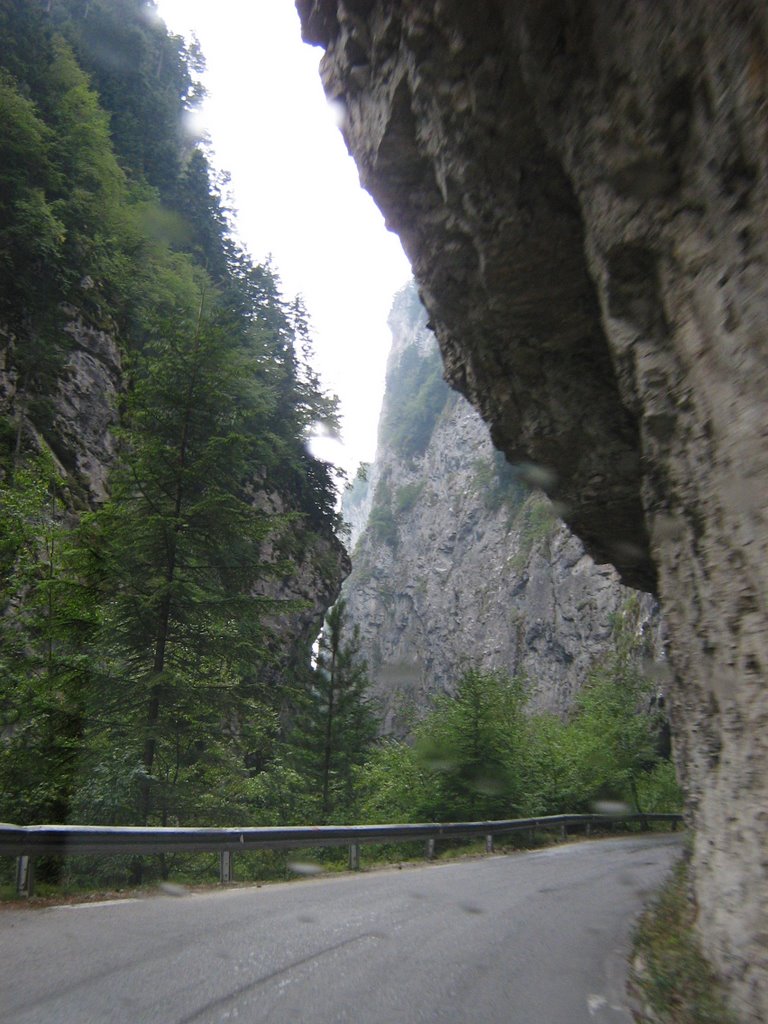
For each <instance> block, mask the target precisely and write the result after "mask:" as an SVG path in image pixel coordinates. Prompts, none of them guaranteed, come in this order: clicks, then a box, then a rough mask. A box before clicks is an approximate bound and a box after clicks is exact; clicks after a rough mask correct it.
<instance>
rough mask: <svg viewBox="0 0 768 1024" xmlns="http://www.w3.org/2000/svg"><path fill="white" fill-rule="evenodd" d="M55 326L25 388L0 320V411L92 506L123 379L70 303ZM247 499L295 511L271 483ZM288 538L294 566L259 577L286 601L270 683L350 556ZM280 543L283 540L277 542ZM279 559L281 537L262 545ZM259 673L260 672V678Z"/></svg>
mask: <svg viewBox="0 0 768 1024" xmlns="http://www.w3.org/2000/svg"><path fill="white" fill-rule="evenodd" d="M66 314H67V316H66V320H65V321H63V324H62V327H61V330H62V331H63V333H64V334H65V335H66V336H67V342H66V353H67V354H66V356H65V357H64V358H63V361H62V366H61V369H60V372H59V373H58V375H57V378H56V379H55V380H54V381H53V382H52V383H51V391H50V394H47V395H39V394H38V395H34V394H25V393H23V392H22V391H21V390H20V389H19V379H18V373H17V370H16V366H15V359H14V354H15V349H16V346H17V345H18V344H20V343H21V344H23V341H22V342H19V341H18V340H17V339H16V338H15V336H14V335H13V334H12V333H11V332H10V331H7V330H4V329H2V327H0V416H2V417H4V418H5V419H6V420H7V421H8V422H11V423H13V424H14V429H20V430H21V432H22V434H23V435H24V439H25V443H29V444H32V445H33V446H34V445H35V444H36V443H37V441H36V438H38V437H39V436H41V435H44V436H45V437H46V440H47V441H48V442H49V444H50V447H51V450H52V453H53V455H54V457H55V459H56V462H57V468H58V471H59V473H60V475H61V478H62V480H63V481H64V484H65V489H66V493H65V500H66V502H67V504H68V505H69V507H70V509H73V510H82V509H84V508H89V507H95V506H97V505H99V504H101V503H102V502H104V501H105V500H106V499H107V498H108V496H109V491H108V477H109V471H110V469H111V467H112V464H113V461H114V457H115V436H114V430H115V428H116V427H117V425H118V422H119V410H118V405H119V396H120V393H121V391H122V389H123V387H124V377H123V369H122V358H121V353H120V347H119V345H118V344H117V342H116V341H115V339H114V337H113V336H112V335H111V334H110V333H108V332H106V331H103V330H99V329H97V328H95V327H93V326H91V325H89V324H88V323H87V322H86V321H85V320H84V319H83V318H82V317H81V316H80V315H78V313H77V311H75V310H73V309H68V310H66ZM40 398H43V399H45V404H46V406H47V407H48V412H47V416H48V417H49V419H50V423H49V424H48V425H47V426H46V427H45V428H41V425H40V423H38V422H36V420H35V415H34V410H35V407H36V402H35V399H38V400H39V399H40ZM254 501H255V502H256V503H257V504H259V506H260V507H263V508H264V510H265V511H267V512H270V513H276V514H278V515H284V514H286V513H287V514H290V513H291V512H293V511H294V509H292V508H291V507H290V504H289V503H288V502H286V500H285V499H284V498H283V497H281V495H279V494H278V493H276V492H275V491H272V490H269V489H265V488H262V489H259V490H257V491H255V493H254ZM291 530H292V537H291V538H290V548H291V550H290V553H289V556H290V559H291V562H292V564H293V571H292V572H291V573H290V575H288V576H286V577H285V578H281V579H272V580H269V581H265V583H264V586H263V587H262V593H263V594H264V595H265V596H267V597H270V598H273V599H275V600H280V601H286V602H292V603H293V606H292V608H291V610H290V611H286V612H285V613H282V614H280V615H276V616H274V617H273V618H272V620H271V621H270V623H269V625H270V626H271V628H272V630H273V633H274V637H275V639H274V641H273V642H272V650H273V653H275V655H276V663H275V667H274V668H273V669H266V670H265V675H266V676H268V677H269V678H271V680H272V681H273V682H275V683H279V682H280V680H281V679H282V677H283V675H284V673H285V668H286V666H287V665H289V664H292V663H295V662H296V661H297V660H298V659H300V658H305V657H306V654H307V650H308V648H309V646H310V645H311V644H312V642H313V641H314V639H315V638H316V637H317V634H318V633H319V631H320V629H321V627H322V623H323V619H324V617H325V613H326V612H327V610H328V608H329V607H330V606H331V605H332V604H333V603H334V601H335V600H336V599H337V597H338V594H339V591H340V588H341V582H342V580H343V579H344V577H345V576H346V575H347V573H348V572H349V568H350V563H349V559H348V557H347V554H346V551H345V550H344V547H343V545H342V544H341V542H340V541H339V539H338V538H337V537H336V536H334V535H333V534H332V533H331V532H330V531H326V532H325V533H322V532H320V531H318V530H313V529H311V528H304V527H303V526H302V525H301V524H299V523H297V524H295V525H294V526H293V527H292V528H291ZM283 546H284V545H283ZM270 554H272V555H273V556H274V558H275V559H276V560H281V559H282V558H283V557H284V554H285V552H284V551H283V550H282V546H281V544H279V543H278V544H275V545H273V549H272V550H271V551H268V552H265V557H266V559H267V560H269V557H270ZM265 681H266V680H265Z"/></svg>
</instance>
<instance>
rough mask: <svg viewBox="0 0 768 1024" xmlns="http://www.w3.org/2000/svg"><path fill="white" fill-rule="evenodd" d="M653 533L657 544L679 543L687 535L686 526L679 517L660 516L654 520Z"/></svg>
mask: <svg viewBox="0 0 768 1024" xmlns="http://www.w3.org/2000/svg"><path fill="white" fill-rule="evenodd" d="M652 531H653V539H654V541H655V543H656V544H660V543H662V542H663V541H678V540H680V539H681V538H682V536H683V534H684V533H685V525H684V523H683V522H682V520H681V519H680V518H679V517H678V516H670V515H660V516H656V518H655V519H654V520H653V527H652Z"/></svg>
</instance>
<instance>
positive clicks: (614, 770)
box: [569, 599, 662, 811]
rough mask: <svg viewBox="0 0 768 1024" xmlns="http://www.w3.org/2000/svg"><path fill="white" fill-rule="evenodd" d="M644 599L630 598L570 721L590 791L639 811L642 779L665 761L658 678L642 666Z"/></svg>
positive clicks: (571, 737) (581, 771)
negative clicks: (660, 744) (644, 671)
mask: <svg viewBox="0 0 768 1024" xmlns="http://www.w3.org/2000/svg"><path fill="white" fill-rule="evenodd" d="M638 612H639V604H638V602H637V600H636V599H630V601H629V602H628V603H627V605H626V607H625V609H624V611H623V612H622V613H621V614H620V615H619V616H618V617H617V620H616V622H615V625H614V644H613V650H612V651H611V653H610V654H609V655H608V656H607V657H606V658H604V659H603V660H602V661H601V662H600V663H599V664H598V665H596V666H595V668H594V669H593V670H592V672H591V673H590V676H589V679H588V681H587V684H586V685H585V686H584V688H583V689H582V690H581V692H580V693H579V695H578V697H577V699H576V714H575V717H574V718H573V720H572V722H571V724H570V731H569V742H570V743H571V744H573V747H574V750H575V754H576V757H577V760H578V764H579V774H580V780H581V784H582V786H583V787H584V791H585V792H586V793H589V794H590V795H591V797H592V799H598V798H607V799H618V800H622V801H626V802H627V803H630V804H631V805H632V806H633V808H634V809H635V810H637V811H643V810H645V808H644V807H643V806H642V804H641V800H640V792H639V789H638V783H639V781H640V779H641V777H642V776H643V775H644V774H646V773H648V772H650V771H651V770H652V769H653V768H654V767H655V766H656V764H657V763H658V762H659V760H660V757H659V753H658V740H659V732H660V728H661V723H662V712H661V710H660V709H659V707H658V704H657V702H656V701H655V698H656V692H655V689H654V686H653V683H652V682H651V681H650V680H648V679H647V678H646V677H645V676H643V674H642V671H641V669H640V655H641V654H642V653H643V650H642V638H641V637H640V636H639V635H638Z"/></svg>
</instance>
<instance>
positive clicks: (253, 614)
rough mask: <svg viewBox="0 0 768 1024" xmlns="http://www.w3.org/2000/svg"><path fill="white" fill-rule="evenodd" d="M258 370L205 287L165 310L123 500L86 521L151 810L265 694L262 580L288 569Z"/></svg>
mask: <svg viewBox="0 0 768 1024" xmlns="http://www.w3.org/2000/svg"><path fill="white" fill-rule="evenodd" d="M255 376H256V375H255V372H254V366H253V359H252V356H251V354H250V353H249V352H248V350H247V348H245V347H244V346H243V345H242V344H241V343H240V341H239V340H238V339H237V336H236V335H234V336H233V335H232V334H231V333H229V332H228V331H227V330H226V325H223V324H221V323H220V322H217V320H216V315H215V312H213V311H210V310H208V309H206V308H205V302H201V305H200V308H199V309H198V311H197V313H196V314H194V315H193V316H190V315H183V314H179V315H178V316H177V318H176V319H174V320H172V321H166V322H165V323H162V324H158V326H157V329H156V333H155V335H154V338H153V340H152V341H151V342H150V343H148V344H147V346H146V348H145V350H144V352H143V353H142V355H141V357H140V358H137V361H136V365H135V367H134V381H135V383H134V387H133V391H132V393H131V394H130V396H129V398H128V400H127V408H126V410H125V414H124V415H125V422H126V427H125V429H124V431H123V433H122V453H121V465H120V468H119V471H118V472H117V473H116V475H115V477H114V482H113V495H112V500H111V501H110V502H109V504H108V505H107V506H106V507H105V508H103V509H102V510H100V511H99V512H98V513H96V514H95V515H93V516H92V517H91V518H90V521H89V523H88V530H89V536H90V539H91V544H92V546H93V548H94V550H95V552H96V557H95V559H94V570H95V572H96V575H97V577H98V579H99V583H100V585H101V588H102V591H103V593H104V594H105V597H106V595H107V594H109V595H110V596H109V598H108V603H107V610H106V613H105V618H106V622H105V645H106V647H105V649H106V651H107V657H108V675H109V676H110V677H111V678H112V679H114V680H115V688H114V692H113V693H111V694H109V695H107V700H108V701H109V702H111V703H112V705H113V713H117V716H118V717H119V719H120V721H122V722H123V723H128V724H127V725H125V726H124V727H123V733H124V735H123V742H124V743H126V742H127V743H129V744H132V745H134V746H135V747H136V751H137V760H138V761H139V762H140V765H141V777H140V783H139V793H138V799H137V805H136V810H135V818H136V820H137V821H138V822H139V823H142V824H146V823H147V822H148V821H150V820H151V819H153V817H155V816H156V815H157V813H160V814H161V816H162V818H163V819H165V818H167V815H168V813H169V807H171V805H172V804H173V803H174V800H176V797H175V796H173V794H172V792H171V790H172V789H173V787H175V786H177V785H179V784H180V779H181V768H182V767H184V765H185V764H187V763H188V762H189V761H190V759H191V760H194V759H195V758H196V757H198V756H199V755H202V753H203V752H204V751H205V752H206V755H207V756H209V755H210V751H211V744H212V742H213V737H217V738H218V739H220V737H221V733H222V729H223V728H224V725H225V723H227V722H229V723H230V725H231V732H232V735H233V737H234V736H235V735H237V736H238V737H239V738H240V740H244V739H245V737H244V735H243V734H244V732H246V731H247V729H246V723H247V721H248V719H249V717H250V714H251V712H252V711H253V710H254V709H253V707H252V706H251V702H250V697H249V695H248V694H247V693H245V692H244V689H243V686H242V685H241V681H242V679H243V678H244V677H246V676H247V675H248V673H249V672H250V671H252V666H253V664H254V663H255V662H258V660H259V658H263V657H264V656H265V629H264V626H263V618H264V615H265V613H266V612H267V611H269V610H272V609H273V608H274V602H270V601H268V600H267V599H265V598H262V597H258V596H257V595H256V587H257V584H258V583H259V582H260V581H262V580H263V579H264V578H265V576H268V575H274V574H277V573H279V572H280V571H281V570H282V569H283V567H282V566H281V565H280V564H279V563H276V562H274V560H272V561H268V560H267V557H266V555H265V545H266V542H267V539H268V538H270V537H272V538H273V539H274V536H275V534H276V533H279V532H280V530H281V528H282V527H284V526H285V522H284V521H282V520H280V519H279V518H278V517H275V516H272V515H268V514H267V513H265V512H262V511H260V510H259V508H258V504H257V502H256V500H255V498H256V493H255V483H256V480H255V476H254V473H257V472H258V467H259V465H260V464H261V462H262V461H263V452H262V451H261V450H260V448H261V443H260V430H259V426H260V423H261V422H262V421H263V418H264V416H265V415H267V414H268V413H269V411H270V400H269V396H268V395H267V394H266V393H265V392H264V391H263V389H261V388H259V387H258V386H257V385H256V384H255V383H254V381H255ZM118 687H119V688H118ZM161 754H162V758H163V763H164V764H165V765H166V766H167V767H168V766H170V767H168V770H167V771H166V773H165V778H164V780H161V779H160V778H159V777H158V775H157V772H156V769H157V766H158V758H159V757H160V755H161Z"/></svg>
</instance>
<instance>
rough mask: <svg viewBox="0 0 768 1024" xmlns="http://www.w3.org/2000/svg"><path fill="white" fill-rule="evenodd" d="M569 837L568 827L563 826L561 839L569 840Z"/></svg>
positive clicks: (561, 827)
mask: <svg viewBox="0 0 768 1024" xmlns="http://www.w3.org/2000/svg"><path fill="white" fill-rule="evenodd" d="M567 836H568V826H567V825H561V826H560V838H561V839H565V838H567Z"/></svg>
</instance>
